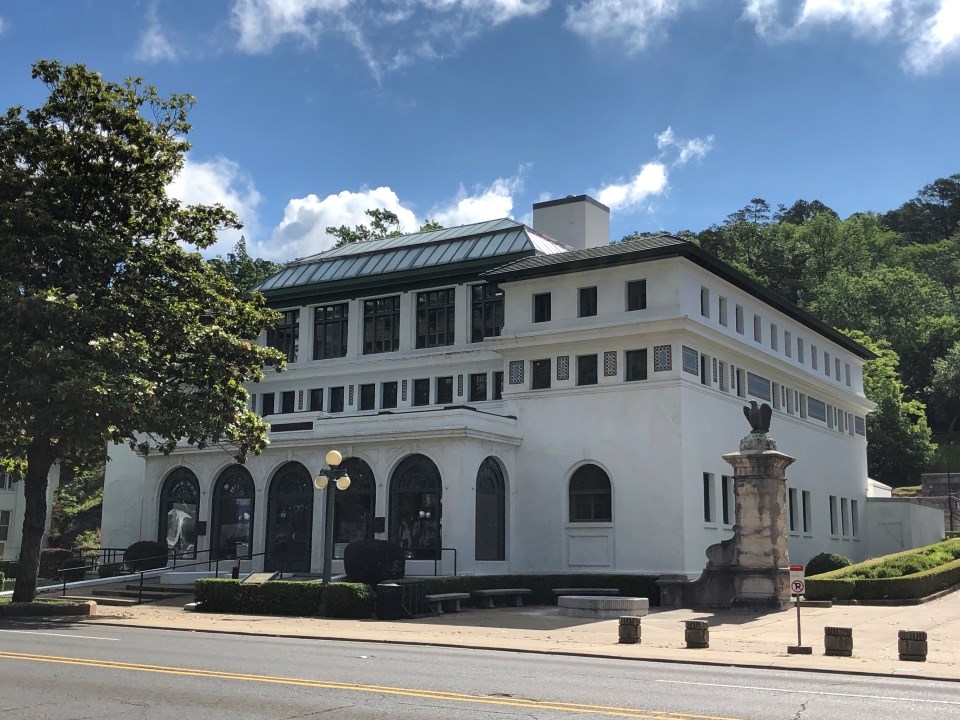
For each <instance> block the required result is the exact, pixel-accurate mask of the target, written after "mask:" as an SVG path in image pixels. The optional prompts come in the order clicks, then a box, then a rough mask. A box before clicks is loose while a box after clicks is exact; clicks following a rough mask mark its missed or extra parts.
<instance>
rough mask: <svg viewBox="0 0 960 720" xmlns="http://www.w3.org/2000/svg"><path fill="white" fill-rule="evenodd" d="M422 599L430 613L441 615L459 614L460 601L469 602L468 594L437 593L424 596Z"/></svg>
mask: <svg viewBox="0 0 960 720" xmlns="http://www.w3.org/2000/svg"><path fill="white" fill-rule="evenodd" d="M424 599H425V600H426V601H427V604H428V605H429V606H430V610H431V611H432V612H435V613H436V614H437V615H443V614H444V613H445V612H460V601H461V600H469V599H470V593H437V594H436V595H425V596H424Z"/></svg>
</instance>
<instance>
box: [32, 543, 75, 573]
mask: <svg viewBox="0 0 960 720" xmlns="http://www.w3.org/2000/svg"><path fill="white" fill-rule="evenodd" d="M72 557H73V551H72V550H67V549H65V548H43V549H42V550H40V573H39V574H40V577H42V578H51V579H53V578H58V577H60V567H61V566H62V565H63V563H64V561H65V560H67V559H69V558H72Z"/></svg>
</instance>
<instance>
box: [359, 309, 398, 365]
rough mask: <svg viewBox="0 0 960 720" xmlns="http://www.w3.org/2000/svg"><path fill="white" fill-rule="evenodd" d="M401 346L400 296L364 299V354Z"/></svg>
mask: <svg viewBox="0 0 960 720" xmlns="http://www.w3.org/2000/svg"><path fill="white" fill-rule="evenodd" d="M399 348H400V296H399V295H391V296H390V297H383V298H376V299H374V300H364V301H363V354H364V355H375V354H376V353H384V352H393V351H395V350H398V349H399Z"/></svg>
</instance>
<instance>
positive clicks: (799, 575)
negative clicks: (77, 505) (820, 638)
mask: <svg viewBox="0 0 960 720" xmlns="http://www.w3.org/2000/svg"><path fill="white" fill-rule="evenodd" d="M806 591H807V582H806V579H805V578H804V574H803V565H791V566H790V594H791V595H793V597H794V598H795V599H796V601H797V644H796V645H788V646H787V653H788V654H790V655H812V654H813V648H812V647H810V646H809V645H804V644H803V642H802V640H801V638H800V596H801V595H803V594H804V593H805V592H806Z"/></svg>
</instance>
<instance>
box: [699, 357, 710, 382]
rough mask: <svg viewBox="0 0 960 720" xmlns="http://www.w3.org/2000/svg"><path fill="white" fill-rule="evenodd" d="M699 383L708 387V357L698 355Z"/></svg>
mask: <svg viewBox="0 0 960 720" xmlns="http://www.w3.org/2000/svg"><path fill="white" fill-rule="evenodd" d="M700 384H701V385H706V386H707V387H710V358H708V357H707V356H706V355H703V354H702V353H701V355H700Z"/></svg>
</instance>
